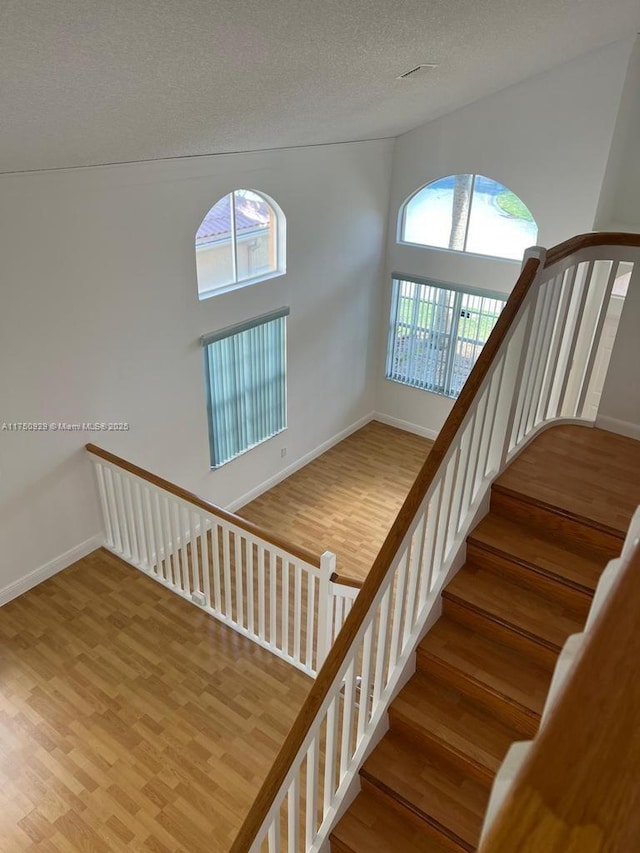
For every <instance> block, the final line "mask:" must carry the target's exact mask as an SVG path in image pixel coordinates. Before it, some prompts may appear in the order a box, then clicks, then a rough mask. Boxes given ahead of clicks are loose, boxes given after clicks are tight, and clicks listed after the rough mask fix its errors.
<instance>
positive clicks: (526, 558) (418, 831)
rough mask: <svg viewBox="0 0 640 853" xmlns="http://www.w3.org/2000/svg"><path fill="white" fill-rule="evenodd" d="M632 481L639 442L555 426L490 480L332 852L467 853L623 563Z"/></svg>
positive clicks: (635, 496)
mask: <svg viewBox="0 0 640 853" xmlns="http://www.w3.org/2000/svg"><path fill="white" fill-rule="evenodd" d="M605 458H606V464H603V459H605ZM614 458H615V460H616V462H615V463H614V466H613V467H614V468H615V467H616V465H617V467H618V468H619V471H616V472H614V471H612V459H614ZM607 466H608V467H607ZM616 474H617V475H618V476H619V477H621V479H622V482H619V481H618V483H617V485H616V487H615V488H614V489H613V490H612V489H611V482H610V478H611V477H612V476H615V475H616ZM639 474H640V443H638V442H637V441H633V440H631V439H626V438H622V437H621V436H614V435H613V434H611V433H606V432H603V431H601V430H589V429H586V428H585V427H575V426H562V427H556V428H555V429H552V430H549V431H547V432H546V433H542V434H541V435H540V436H539V437H538V438H537V439H535V440H534V442H533V443H532V444H531V445H530V446H529V447H528V448H527V449H526V450H525V451H524V452H523V453H522V454H521V455H520V456H519V457H518V458H517V459H516V460H515V461H514V462H513V463H512V464H511V466H510V467H509V468H508V469H507V470H506V471H505V472H504V473H503V474H502V475H501V476H500V477H499V478H498V480H496V482H495V483H494V484H493V487H492V491H491V509H490V512H489V514H488V515H486V516H485V517H484V518H483V519H482V520H481V521H480V523H479V524H478V525H477V526H476V527H475V528H474V529H473V530H472V531H471V533H470V534H469V536H468V538H467V551H466V563H465V565H464V566H463V567H462V569H461V570H460V571H459V572H458V574H457V575H456V576H455V577H454V579H453V580H452V581H451V582H450V583H449V584H448V585H447V586H446V587H445V589H444V591H443V596H442V597H443V612H442V616H441V617H440V618H439V620H438V621H437V622H436V624H435V626H434V627H433V628H432V629H431V630H430V631H429V632H428V633H427V635H426V636H425V638H424V639H423V640H422V642H421V643H420V645H419V647H418V650H417V660H416V672H415V674H414V675H413V677H412V678H411V679H410V681H409V682H408V683H407V684H406V686H405V687H404V688H403V689H402V690H401V692H400V693H399V695H398V696H397V697H396V699H395V700H394V701H393V702H392V704H391V706H390V708H389V731H388V732H387V734H386V735H385V736H384V737H383V739H382V740H381V741H380V743H379V744H378V745H377V746H376V748H375V749H374V751H373V752H372V753H371V755H370V756H369V757H368V759H367V760H366V761H365V763H364V765H363V766H362V768H361V769H360V782H361V792H360V793H359V795H358V796H357V798H356V799H355V801H354V802H353V803H352V805H351V807H350V808H349V810H348V811H347V812H346V814H345V815H344V816H343V818H342V819H341V821H340V822H339V823H338V825H337V826H336V828H335V829H334V831H333V833H332V835H331V849H332V851H333V853H371V851H376V853H387V851H388V853H398V851H402V853H431V851H432V853H441V851H446V850H449V851H450V850H454V851H473V850H475V849H476V848H477V846H478V844H479V839H480V832H481V828H482V823H483V819H484V814H485V811H486V807H487V802H488V798H489V793H490V788H491V784H492V780H493V778H494V776H495V773H496V772H497V770H498V768H499V766H500V764H501V762H502V760H503V758H504V756H505V754H506V752H507V749H508V748H509V746H510V745H511V743H513V742H514V741H518V740H529V739H531V738H532V737H533V736H534V735H535V733H536V730H537V727H538V724H539V721H540V716H541V713H542V710H543V706H544V702H545V698H546V695H547V691H548V688H549V684H550V680H551V675H552V671H553V667H554V665H555V662H556V659H557V656H558V654H559V653H560V650H561V648H562V646H563V644H564V642H565V640H566V639H567V637H568V636H569V635H570V634H573V633H576V632H579V631H580V630H581V629H582V627H583V625H584V621H585V619H586V616H587V613H588V610H589V606H590V602H591V599H592V597H593V593H594V590H595V587H596V584H597V581H598V578H599V576H600V573H601V571H602V569H603V568H604V566H605V564H606V563H607V561H608V560H609V559H611V558H613V557H615V556H617V555H618V554H619V553H620V550H621V547H622V543H623V540H624V532H625V530H626V526H625V522H624V520H623V519H625V518H626V519H627V520H626V524H628V518H627V515H628V516H629V517H630V514H631V511H632V509H633V505H634V504H635V503H638V502H640V486H639V485H638V483H640V478H639V476H638V475H639ZM607 478H609V479H607ZM616 489H618V491H616ZM625 489H626V493H627V494H628V504H626V505H625V501H627V497H623V494H624V490H625ZM594 495H595V496H596V497H597V496H600V498H601V499H600V501H598V500H594V497H593V496H594Z"/></svg>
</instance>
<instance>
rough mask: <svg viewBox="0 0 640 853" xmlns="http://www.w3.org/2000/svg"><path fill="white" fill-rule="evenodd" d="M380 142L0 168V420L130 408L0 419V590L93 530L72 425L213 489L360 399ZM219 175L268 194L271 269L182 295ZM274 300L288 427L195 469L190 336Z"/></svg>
mask: <svg viewBox="0 0 640 853" xmlns="http://www.w3.org/2000/svg"><path fill="white" fill-rule="evenodd" d="M391 149H392V143H391V142H389V141H384V142H371V143H357V144H347V145H332V146H325V147H318V148H307V149H295V150H287V151H273V152H266V153H256V154H248V155H224V156H217V157H207V158H197V159H192V160H186V161H168V162H161V163H148V164H138V165H130V166H115V167H107V168H95V169H80V170H72V171H66V172H49V173H41V174H25V175H13V176H5V177H3V178H0V221H1V227H0V264H1V269H2V282H3V298H2V308H1V311H0V363H1V364H2V371H1V372H0V422H13V421H36V422H38V421H44V422H49V421H66V422H86V421H107V422H109V421H125V422H128V423H130V425H131V429H130V431H129V432H126V433H100V434H89V433H77V432H73V433H62V432H58V433H51V432H42V433H21V432H10V431H0V490H1V491H0V553H1V554H2V558H3V560H2V564H1V565H0V593H1V590H2V589H3V588H5V587H6V586H7V585H8V584H11V583H12V582H14V581H17V580H19V579H20V578H23V577H24V576H25V575H26V574H27V573H29V572H31V571H33V570H35V569H37V568H38V567H40V566H42V565H44V564H48V563H49V561H51V560H55V559H56V558H58V557H59V556H60V555H61V554H63V553H64V552H66V551H68V550H69V549H72V548H74V547H75V546H78V545H79V543H82V542H83V541H85V540H87V539H89V538H90V537H92V536H94V535H95V534H97V533H98V532H99V530H100V527H101V524H100V520H99V515H98V508H97V501H96V497H95V492H94V486H93V481H92V475H91V471H90V466H89V464H88V461H87V459H86V456H85V454H84V453H83V451H82V447H83V445H84V443H86V442H88V441H93V442H94V443H96V444H99V445H101V446H103V447H105V448H107V449H108V450H111V451H113V452H115V453H118V454H120V455H121V456H124V457H125V458H127V459H130V460H131V461H133V462H135V463H137V464H140V465H142V466H143V467H146V468H149V469H151V470H152V471H155V472H157V473H159V474H161V475H162V476H165V477H167V478H169V479H171V480H173V481H176V482H178V483H180V484H181V485H183V486H185V487H187V488H189V489H191V490H193V491H195V492H196V493H199V494H201V495H203V496H204V497H206V498H208V499H210V500H213V501H215V502H217V503H219V504H222V505H226V504H229V503H230V502H232V501H235V500H236V499H237V498H239V497H240V496H241V495H242V494H244V493H245V492H247V491H248V490H250V489H252V488H253V487H255V486H256V485H257V484H259V483H261V482H262V481H264V480H266V479H268V478H270V477H272V476H274V475H277V474H278V472H279V471H281V470H282V469H283V468H284V467H285V466H287V465H290V464H292V463H294V462H295V461H296V460H297V459H299V458H300V457H302V456H303V455H305V454H307V453H308V452H310V451H312V450H313V449H314V448H315V447H317V446H318V445H319V444H321V443H322V442H325V441H327V440H329V439H330V438H331V437H333V436H334V435H335V434H336V433H339V432H340V431H341V430H344V429H346V428H348V427H349V426H350V425H352V424H353V423H354V422H356V421H357V420H358V419H360V418H362V417H363V416H366V415H367V414H369V413H370V412H371V410H372V408H373V404H374V390H375V378H374V371H375V366H376V365H375V355H376V352H375V350H376V341H375V336H372V335H370V333H369V331H370V329H371V328H372V327H373V328H376V327H377V326H378V324H379V318H378V314H377V312H378V310H379V305H380V299H381V295H380V288H381V282H382V276H381V270H382V249H383V246H384V235H385V226H386V215H387V210H388V187H389V178H390V168H391ZM236 187H244V188H251V189H257V190H262V191H264V192H265V193H267V194H268V195H270V196H271V197H273V198H274V199H275V200H276V201H277V202H278V204H279V205H280V206H281V207H282V209H283V211H284V213H285V215H286V216H287V231H288V245H289V251H288V263H287V274H286V275H285V276H282V277H279V278H275V279H271V280H269V281H267V282H264V283H261V284H256V285H253V286H252V287H249V288H245V289H242V290H239V291H235V292H233V293H230V294H225V295H221V296H216V297H213V298H211V299H208V300H206V301H203V302H200V301H199V300H198V296H197V287H196V272H195V257H194V248H193V245H194V235H195V231H196V229H197V227H198V225H199V223H200V221H201V219H202V217H203V216H204V214H205V212H206V211H207V210H208V208H209V207H210V206H211V205H212V204H213V203H214V202H215V201H217V200H218V199H219V198H220V197H221V196H222V195H223V194H225V193H227V192H229V191H230V190H232V189H234V188H236ZM283 305H288V306H290V309H291V314H290V318H289V429H288V430H287V432H286V433H284V434H283V435H281V436H278V437H276V438H274V439H272V440H270V441H269V442H267V443H265V444H263V445H262V446H260V447H259V448H256V449H255V450H253V451H251V452H250V453H248V454H245V455H244V456H242V457H240V458H238V459H237V460H234V461H233V462H231V463H229V464H228V465H226V466H224V467H223V468H221V469H220V470H218V471H215V472H211V471H210V470H209V451H208V441H207V421H206V410H205V398H204V386H203V375H202V356H201V351H200V347H199V343H198V339H199V336H200V335H201V334H203V333H205V332H209V331H212V330H214V329H217V328H221V327H224V326H227V325H229V324H232V323H235V322H238V321H240V320H243V319H245V318H247V317H251V316H256V315H259V314H261V313H264V312H266V311H269V310H272V309H275V308H278V307H280V306H283ZM285 446H286V448H287V455H286V458H284V459H282V458H281V448H282V447H285Z"/></svg>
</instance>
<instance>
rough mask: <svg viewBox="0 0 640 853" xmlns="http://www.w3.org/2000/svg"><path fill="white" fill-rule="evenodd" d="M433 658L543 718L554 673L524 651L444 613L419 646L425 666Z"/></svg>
mask: <svg viewBox="0 0 640 853" xmlns="http://www.w3.org/2000/svg"><path fill="white" fill-rule="evenodd" d="M433 659H437V660H438V661H439V662H442V663H444V664H445V665H446V666H448V667H450V668H452V669H454V670H457V671H459V672H461V673H463V674H464V675H465V676H466V678H468V679H469V680H470V681H473V682H476V683H480V684H482V685H485V686H486V687H487V688H489V689H490V690H492V691H493V692H495V693H497V694H499V695H500V696H502V697H504V698H505V700H506V701H508V702H511V703H515V704H517V705H519V706H521V707H522V708H524V709H526V710H527V711H528V712H529V713H530V714H531V715H532V716H535V717H536V718H537V719H538V720H539V718H540V716H541V714H542V710H543V708H544V703H545V700H546V697H547V693H548V691H549V684H550V682H551V674H550V673H549V672H548V671H547V670H546V669H544V668H543V667H540V666H536V665H535V664H534V663H533V662H531V661H528V660H527V659H526V658H524V657H523V655H522V654H521V653H520V652H517V651H514V650H513V649H510V648H508V647H507V646H505V645H503V644H502V643H498V642H495V641H493V640H490V639H489V638H487V637H483V636H482V635H481V634H478V632H477V631H473V630H471V629H470V628H466V627H465V626H464V625H460V624H459V623H458V622H455V621H454V620H453V619H449V618H448V617H447V616H441V617H440V619H438V621H437V622H436V624H435V625H434V626H433V628H432V629H431V630H430V631H429V632H428V634H427V635H426V637H425V638H424V639H423V640H422V642H421V643H420V646H419V647H418V666H419V667H420V668H421V669H422V668H423V666H424V668H426V669H428V666H429V661H430V660H433Z"/></svg>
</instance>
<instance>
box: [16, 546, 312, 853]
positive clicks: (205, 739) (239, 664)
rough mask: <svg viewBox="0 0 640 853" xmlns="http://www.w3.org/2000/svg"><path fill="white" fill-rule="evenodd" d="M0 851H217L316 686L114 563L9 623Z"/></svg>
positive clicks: (79, 577) (32, 601)
mask: <svg viewBox="0 0 640 853" xmlns="http://www.w3.org/2000/svg"><path fill="white" fill-rule="evenodd" d="M0 667H1V669H0V673H1V675H0V678H1V681H0V684H1V688H0V850H1V851H3V853H5V852H6V853H26V851H39V853H76V851H82V853H106V852H107V851H125V850H126V851H133V853H137V851H139V853H142V851H145V852H146V853H148V851H154V853H216V851H226V850H228V849H229V847H230V845H231V841H232V840H233V838H234V837H235V834H236V831H237V829H238V828H239V826H240V824H241V822H242V819H243V817H244V815H245V814H246V811H247V810H248V808H249V806H250V804H251V802H252V801H253V798H254V796H255V794H256V793H257V790H258V788H259V786H260V783H261V781H262V779H263V778H264V775H265V774H266V772H267V770H268V769H269V767H270V766H271V763H272V762H273V759H274V757H275V755H276V752H277V750H278V748H279V746H280V744H281V742H282V740H283V739H284V737H285V735H286V733H287V731H288V729H289V727H290V725H291V724H292V722H293V720H294V719H295V717H296V715H297V712H298V710H299V708H300V706H301V704H302V702H303V701H304V698H305V696H306V694H307V691H308V689H309V687H310V683H311V682H310V680H309V679H308V678H307V677H306V676H304V675H303V674H302V673H300V672H299V671H298V670H296V669H294V668H293V667H291V666H289V665H288V664H287V663H285V662H283V661H280V660H278V659H277V658H276V657H274V656H273V655H271V654H270V653H269V652H268V651H266V650H263V649H261V648H260V647H259V646H257V645H255V644H253V643H251V642H250V641H248V640H245V639H244V638H242V637H240V636H239V635H237V634H235V633H234V632H233V631H231V630H229V629H228V628H226V627H225V626H223V625H221V624H220V623H217V622H216V621H215V620H214V619H211V618H210V617H208V616H207V615H206V614H204V613H202V612H201V611H199V610H198V609H197V608H194V607H193V606H191V605H190V604H188V603H187V602H185V601H183V600H182V599H180V598H179V597H178V596H176V595H174V594H173V593H171V592H170V591H168V590H165V589H164V588H162V587H161V586H160V585H159V584H156V583H154V582H153V581H152V580H150V579H149V578H147V577H145V576H143V575H142V574H141V573H139V572H138V571H136V570H135V569H133V568H129V567H127V566H126V565H124V564H123V563H121V562H120V561H119V560H117V559H116V558H114V557H112V556H111V555H109V554H107V553H106V552H104V551H96V552H94V554H92V555H90V556H89V557H87V558H85V559H84V560H81V561H80V562H78V563H76V564H75V565H74V566H72V567H71V568H69V569H67V570H66V571H64V572H62V573H61V574H59V575H57V576H56V577H54V578H52V579H51V580H49V581H47V582H46V583H44V584H42V585H41V586H39V587H37V588H36V589H33V590H31V591H30V592H28V593H26V594H25V595H23V596H21V597H20V598H18V599H16V600H15V601H13V602H11V603H10V604H7V605H6V606H5V607H3V608H2V610H1V611H0Z"/></svg>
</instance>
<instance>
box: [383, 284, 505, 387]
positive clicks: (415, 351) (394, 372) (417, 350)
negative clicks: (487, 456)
mask: <svg viewBox="0 0 640 853" xmlns="http://www.w3.org/2000/svg"><path fill="white" fill-rule="evenodd" d="M505 301H506V300H505V299H504V298H503V297H501V296H498V295H497V294H487V293H486V292H485V293H482V294H480V293H477V292H476V293H473V292H469V291H468V290H466V289H462V288H456V287H451V286H448V287H443V286H442V285H440V284H435V283H433V282H429V281H425V280H420V279H407V278H394V279H393V290H392V298H391V315H390V324H389V339H388V346H387V369H386V377H387V379H392V380H393V381H394V382H401V383H402V384H403V385H412V386H413V387H414V388H422V389H424V390H425V391H433V392H434V393H436V394H443V395H445V396H446V397H457V396H458V394H459V393H460V391H461V390H462V386H463V385H464V383H465V382H466V381H467V377H468V376H469V374H470V373H471V369H472V367H473V365H474V364H475V363H476V360H477V358H478V356H479V355H480V352H481V351H482V347H483V346H484V345H485V343H486V341H487V339H488V337H489V335H490V334H491V330H492V329H493V327H494V325H495V323H496V320H497V319H498V317H499V316H500V312H501V311H502V309H503V307H504V304H505Z"/></svg>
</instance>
